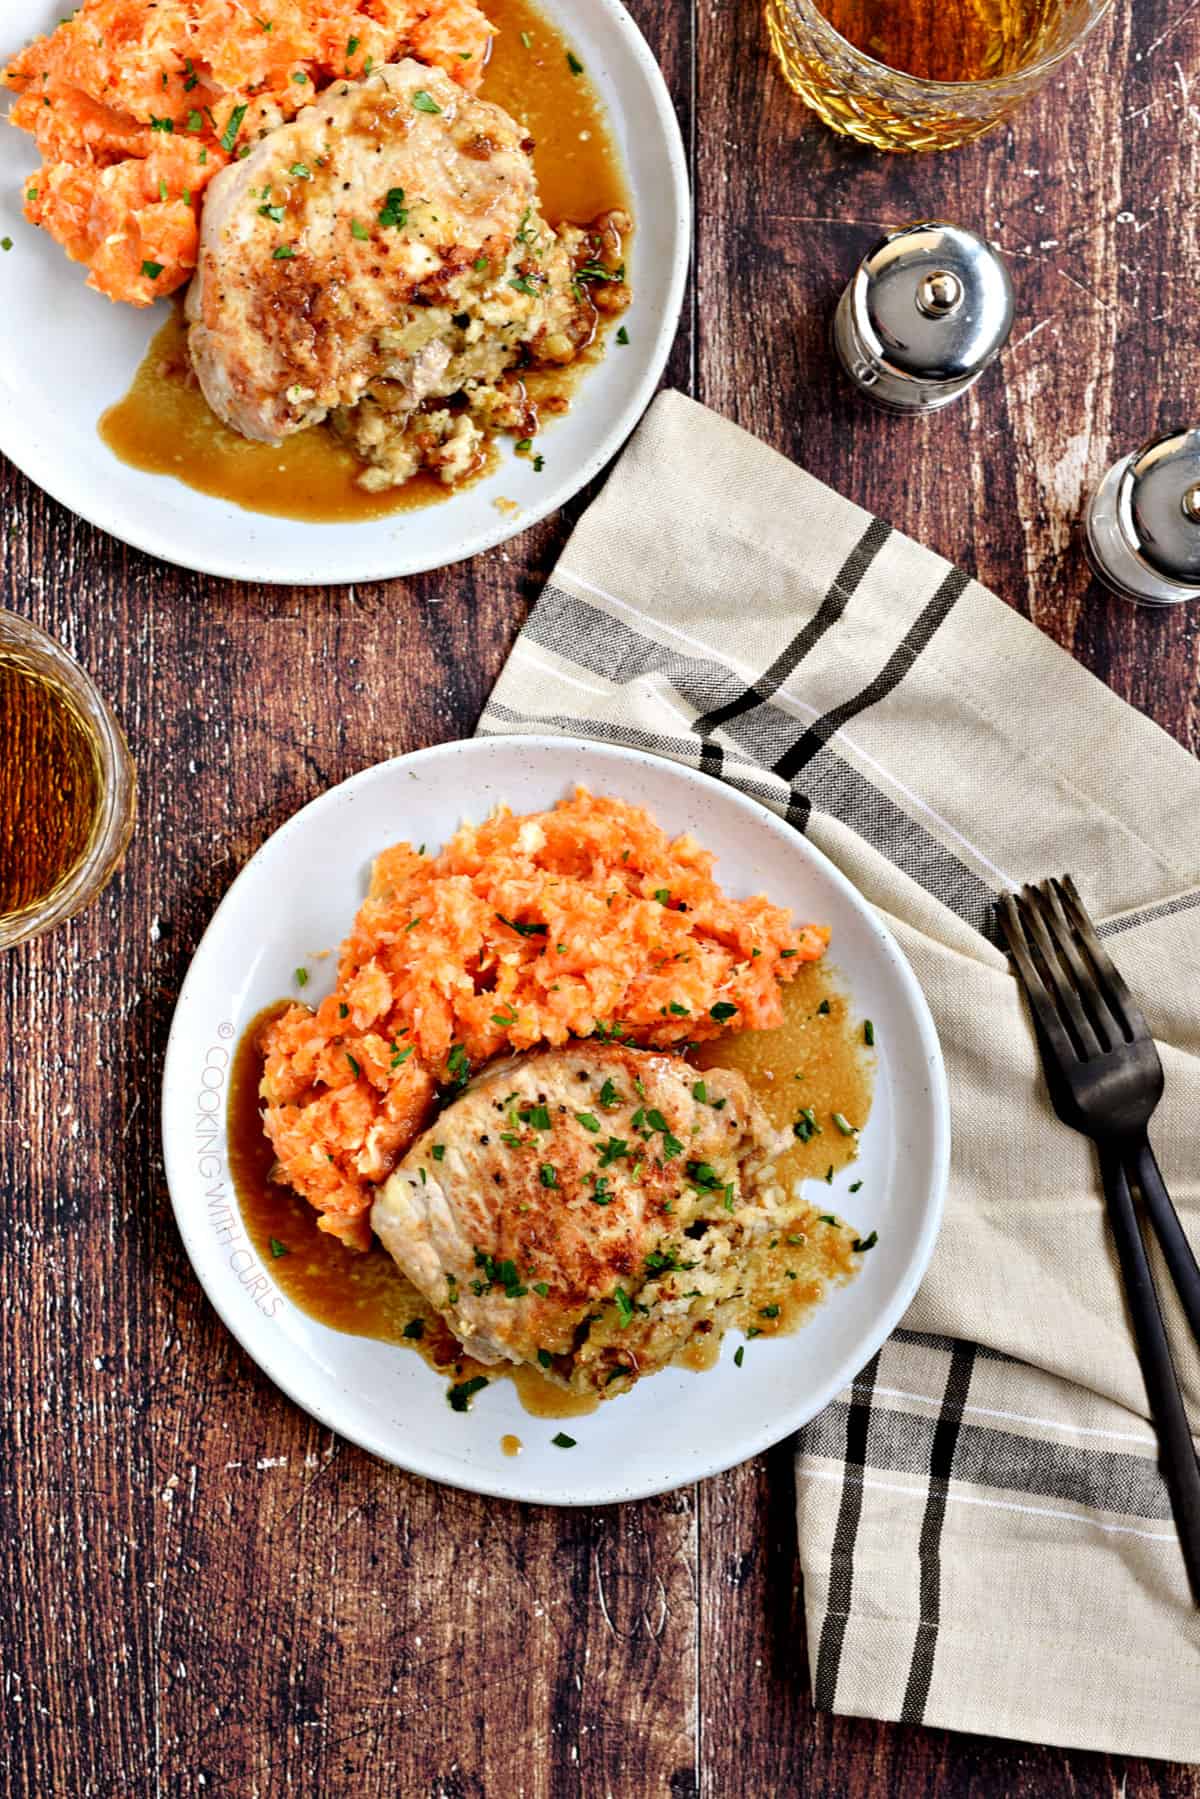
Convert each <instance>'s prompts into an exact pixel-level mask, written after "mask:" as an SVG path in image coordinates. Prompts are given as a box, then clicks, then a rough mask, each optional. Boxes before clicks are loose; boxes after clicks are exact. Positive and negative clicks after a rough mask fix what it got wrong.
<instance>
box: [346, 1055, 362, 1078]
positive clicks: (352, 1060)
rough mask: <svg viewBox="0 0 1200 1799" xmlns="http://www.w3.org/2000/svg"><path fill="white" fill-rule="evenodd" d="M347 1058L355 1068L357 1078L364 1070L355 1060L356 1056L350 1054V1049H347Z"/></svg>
mask: <svg viewBox="0 0 1200 1799" xmlns="http://www.w3.org/2000/svg"><path fill="white" fill-rule="evenodd" d="M346 1060H347V1062H349V1064H350V1066H351V1068H352V1069H353V1070H354V1078H355V1080H357V1079H358V1077H359V1075H360V1074H361V1072H362V1070H361V1069H360V1068H359V1066H358V1063H357V1062H356V1061H355V1060H354V1057H353V1056H352V1055H351V1054H350V1051H349V1050H347V1051H346Z"/></svg>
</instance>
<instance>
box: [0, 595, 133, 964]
mask: <svg viewBox="0 0 1200 1799" xmlns="http://www.w3.org/2000/svg"><path fill="white" fill-rule="evenodd" d="M135 810H136V776H135V774H134V767H133V763H132V761H131V759H130V755H129V750H128V747H127V745H126V742H125V737H124V734H123V733H122V730H121V727H120V725H119V724H118V723H117V720H116V718H115V717H114V715H113V713H112V711H111V709H110V708H109V706H108V704H107V703H106V701H105V700H104V699H103V697H102V696H101V694H100V693H99V692H98V690H97V688H96V687H95V686H94V684H93V682H92V681H91V679H90V678H89V677H88V676H87V675H86V674H85V673H84V671H83V669H81V668H80V666H79V664H78V663H77V662H76V661H75V660H74V658H73V657H71V656H69V655H68V654H67V652H66V651H65V650H64V649H63V648H62V646H61V645H60V644H57V643H55V642H54V639H53V638H51V637H47V636H46V634H45V632H44V631H39V630H38V628H37V626H36V625H34V624H31V623H30V621H29V620H28V619H25V618H19V617H18V616H17V615H16V614H15V613H12V612H0V950H4V949H8V948H10V947H11V946H12V945H14V944H17V943H27V942H29V940H30V939H31V938H33V937H40V936H41V934H42V932H43V931H49V930H52V929H53V928H54V926H56V925H59V924H62V923H63V922H64V921H65V920H66V919H68V918H71V917H73V916H74V914H75V913H76V912H78V911H80V910H81V909H82V908H83V907H84V906H86V905H88V904H90V902H91V901H92V900H94V899H95V898H96V896H97V894H99V893H100V892H101V891H102V890H103V888H104V887H105V886H106V885H107V884H108V882H109V880H110V879H111V878H112V876H113V874H114V873H115V872H116V869H117V866H118V864H119V863H120V861H121V858H122V856H123V855H124V854H125V848H126V845H127V844H128V842H129V838H130V833H131V832H132V830H133V821H134V813H135Z"/></svg>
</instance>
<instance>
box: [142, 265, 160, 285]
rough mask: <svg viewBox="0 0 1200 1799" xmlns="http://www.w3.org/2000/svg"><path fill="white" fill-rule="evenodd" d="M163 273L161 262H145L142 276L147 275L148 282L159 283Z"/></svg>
mask: <svg viewBox="0 0 1200 1799" xmlns="http://www.w3.org/2000/svg"><path fill="white" fill-rule="evenodd" d="M162 272H163V265H162V263H161V262H144V263H143V264H142V274H143V275H145V277H146V279H147V281H157V280H158V278H159V276H160V275H161V274H162Z"/></svg>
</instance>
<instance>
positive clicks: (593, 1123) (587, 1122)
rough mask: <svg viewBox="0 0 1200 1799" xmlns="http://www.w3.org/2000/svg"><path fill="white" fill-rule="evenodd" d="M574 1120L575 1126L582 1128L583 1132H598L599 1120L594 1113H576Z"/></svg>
mask: <svg viewBox="0 0 1200 1799" xmlns="http://www.w3.org/2000/svg"><path fill="white" fill-rule="evenodd" d="M575 1120H576V1123H577V1124H581V1125H582V1126H583V1128H584V1130H585V1131H598V1130H599V1129H600V1120H599V1119H598V1118H597V1117H596V1114H595V1113H594V1112H576V1114H575Z"/></svg>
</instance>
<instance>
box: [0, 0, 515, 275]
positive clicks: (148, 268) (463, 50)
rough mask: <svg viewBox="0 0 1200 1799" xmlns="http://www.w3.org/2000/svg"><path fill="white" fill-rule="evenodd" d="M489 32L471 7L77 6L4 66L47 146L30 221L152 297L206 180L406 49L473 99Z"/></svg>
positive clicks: (330, 3) (190, 257) (190, 248)
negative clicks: (327, 91) (337, 87)
mask: <svg viewBox="0 0 1200 1799" xmlns="http://www.w3.org/2000/svg"><path fill="white" fill-rule="evenodd" d="M492 35H493V34H492V27H491V26H490V25H489V24H488V21H487V19H486V18H485V17H484V15H483V13H482V12H480V10H479V8H478V7H477V6H476V5H475V4H474V0H83V4H82V5H81V6H80V7H79V10H78V11H77V12H76V13H75V14H74V15H73V17H71V18H69V19H64V20H63V21H62V23H61V24H60V25H59V26H58V28H57V29H56V30H55V31H53V32H51V33H50V35H49V36H48V37H42V38H37V39H35V41H34V42H33V43H32V44H30V45H29V46H28V47H27V48H26V49H25V50H22V51H21V52H20V54H19V55H17V56H15V57H14V58H13V60H12V62H11V63H10V64H9V65H8V67H7V69H5V70H4V73H3V77H2V79H3V81H4V84H5V86H7V87H10V88H13V89H15V90H16V92H17V94H18V95H19V96H20V97H19V99H18V100H17V101H16V102H15V104H14V106H13V108H12V112H11V114H10V118H11V121H12V123H13V124H14V125H19V126H20V127H22V129H24V130H25V131H29V132H32V134H33V136H34V137H35V138H36V139H37V144H38V149H39V150H40V151H41V155H42V163H43V166H42V168H41V169H40V170H39V171H38V172H37V173H36V174H34V175H31V176H30V177H29V180H28V181H27V182H26V184H25V216H26V218H28V219H29V220H30V221H31V222H32V223H33V224H35V225H42V226H44V227H45V229H46V230H47V231H49V232H50V234H51V236H52V237H54V238H56V239H57V241H58V242H59V243H60V244H61V245H62V246H63V248H64V249H65V250H66V252H67V255H68V256H70V257H71V258H72V260H73V261H75V262H82V263H86V265H87V266H88V268H89V269H90V271H91V273H90V274H89V276H88V282H89V285H90V286H92V287H95V288H98V289H99V290H100V292H101V293H104V294H107V295H108V297H109V299H111V300H129V301H131V302H132V303H133V305H135V306H149V305H151V304H152V303H153V302H154V301H155V300H157V299H158V298H159V297H160V296H161V295H163V294H169V293H171V292H172V291H173V289H175V288H177V287H181V286H182V285H183V284H184V283H185V282H186V281H188V280H189V279H190V278H191V274H192V271H193V269H194V268H195V266H196V248H197V243H198V239H199V217H200V208H201V204H202V201H203V196H204V190H205V188H206V187H207V185H208V183H209V182H210V181H211V180H212V178H213V176H214V175H215V174H217V173H218V172H219V171H220V170H221V169H223V168H225V166H226V165H227V164H228V163H229V162H231V161H232V160H233V159H234V158H235V157H236V156H237V155H238V154H239V152H244V151H245V149H247V148H248V147H249V145H250V144H252V143H253V142H254V141H255V140H256V139H257V138H258V137H260V136H261V135H262V134H263V133H264V132H265V131H269V130H271V129H273V128H274V127H275V126H276V125H279V124H282V123H283V121H284V120H285V119H290V118H291V117H292V116H293V115H294V114H295V113H297V112H298V111H299V110H300V108H301V107H302V106H305V105H307V103H308V102H309V101H311V100H312V99H313V98H314V97H315V96H316V95H317V94H319V93H320V92H321V90H322V89H323V88H325V87H328V86H329V85H330V84H331V83H332V82H334V81H337V80H339V79H341V78H342V77H344V76H347V75H349V76H352V77H353V78H354V79H355V80H359V79H361V78H362V76H363V75H364V74H366V73H367V72H368V71H369V69H370V68H371V67H374V66H377V65H378V64H380V63H383V62H390V61H395V60H396V58H397V57H401V56H407V55H412V56H416V57H418V58H420V60H421V61H423V62H428V63H432V64H434V65H436V66H437V67H438V68H442V69H445V70H446V72H447V73H448V74H450V75H452V76H453V77H454V79H455V80H456V81H458V82H459V83H460V84H461V85H462V86H463V87H466V88H468V89H470V90H471V91H472V92H473V91H474V90H475V89H476V88H477V87H478V86H479V83H480V81H481V80H482V78H483V70H484V65H485V63H486V61H487V53H488V47H489V44H490V42H491V38H492Z"/></svg>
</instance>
